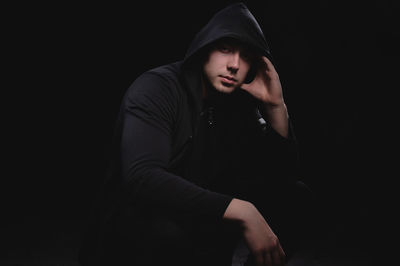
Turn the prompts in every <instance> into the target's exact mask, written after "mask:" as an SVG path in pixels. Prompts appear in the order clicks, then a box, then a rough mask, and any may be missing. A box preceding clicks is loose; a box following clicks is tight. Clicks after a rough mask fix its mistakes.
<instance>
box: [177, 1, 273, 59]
mask: <svg viewBox="0 0 400 266" xmlns="http://www.w3.org/2000/svg"><path fill="white" fill-rule="evenodd" d="M222 38H234V39H237V40H238V41H240V42H242V43H244V44H247V45H249V46H250V47H252V48H253V49H254V51H255V52H256V53H258V54H260V55H264V56H266V57H267V58H268V59H270V60H271V61H272V56H271V53H270V49H269V46H268V44H267V41H266V40H265V36H264V33H263V31H262V30H261V27H260V25H259V24H258V22H257V20H256V19H255V18H254V16H253V15H252V14H251V13H250V11H249V9H248V8H247V7H246V5H245V4H243V3H235V4H232V5H230V6H228V7H226V8H224V9H222V10H220V11H219V12H217V13H216V14H215V15H214V16H213V17H212V18H211V19H210V21H209V22H208V23H207V24H206V25H205V26H204V27H203V28H202V29H201V30H200V32H198V33H197V35H196V36H195V38H194V39H193V41H192V43H191V44H190V46H189V49H188V50H187V52H186V55H185V59H184V62H185V64H187V63H188V62H189V61H191V59H193V58H194V57H195V56H196V55H197V54H198V53H199V51H200V50H202V49H203V48H205V47H206V46H208V45H209V44H211V43H213V42H215V41H217V40H219V39H222Z"/></svg>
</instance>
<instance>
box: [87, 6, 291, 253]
mask: <svg viewBox="0 0 400 266" xmlns="http://www.w3.org/2000/svg"><path fill="white" fill-rule="evenodd" d="M224 37H230V38H235V39H237V40H239V41H241V42H243V43H244V44H246V45H249V46H250V47H252V48H253V49H254V51H257V52H258V53H259V54H260V55H264V56H267V57H268V58H269V59H271V60H272V57H271V54H270V51H269V48H268V45H267V43H266V41H265V38H264V35H263V32H262V31H261V28H260V26H259V25H258V23H257V21H256V20H255V18H254V17H253V15H252V14H251V13H250V12H249V10H248V9H247V7H246V6H245V5H244V4H242V3H237V4H233V5H231V6H228V7H227V8H225V9H223V10H221V11H220V12H218V13H217V14H215V15H214V17H212V19H211V20H210V21H209V23H208V24H207V25H206V26H205V27H204V28H203V29H202V30H201V31H200V32H199V33H198V34H197V36H195V38H194V40H193V42H192V43H191V45H190V47H189V49H188V51H187V54H186V56H185V58H184V59H183V60H182V61H179V62H175V63H171V64H168V65H164V66H161V67H158V68H155V69H152V70H149V71H147V72H145V73H143V74H142V75H140V76H139V77H138V78H137V79H136V80H135V81H134V82H133V84H132V85H131V86H130V87H129V88H128V90H127V91H126V94H125V96H124V97H123V100H122V104H121V108H120V113H119V116H118V119H117V121H116V127H115V135H114V140H113V147H112V153H111V163H110V167H109V171H108V173H107V176H106V179H105V183H104V189H103V190H102V192H101V195H100V197H99V199H100V200H99V202H98V204H97V206H96V208H95V210H94V213H93V214H94V217H93V218H94V220H93V221H94V224H91V223H90V222H89V224H90V225H89V228H88V229H89V232H88V233H87V234H86V240H85V241H84V244H83V248H82V249H81V252H80V257H81V260H86V259H87V258H89V257H90V256H91V255H90V254H91V252H100V253H99V254H101V251H99V250H100V249H99V250H98V251H94V250H96V249H97V248H96V246H98V247H100V246H101V245H102V243H106V242H109V241H108V240H104V238H105V236H104V234H107V233H106V232H107V231H108V230H110V229H107V228H111V227H112V224H113V223H115V221H117V220H118V219H119V220H121V217H124V215H129V217H134V219H138V218H139V217H138V215H139V216H140V215H142V214H143V215H146V217H147V215H148V214H149V213H150V214H151V213H156V214H159V213H164V214H165V215H168V216H170V217H173V218H176V217H180V218H181V217H184V218H185V219H186V218H188V219H191V220H192V219H194V220H199V219H200V220H201V221H203V222H206V223H211V224H212V223H219V222H222V221H223V219H222V217H223V214H224V212H225V210H226V208H227V207H228V205H229V203H230V202H231V200H232V199H233V198H234V197H236V198H240V199H243V200H249V201H251V202H253V203H254V204H256V206H257V207H258V204H259V203H260V204H261V203H263V200H264V195H266V193H265V190H266V189H270V187H269V186H270V185H275V184H277V183H279V182H287V181H290V178H291V177H293V169H294V166H295V162H296V159H297V152H296V145H295V141H294V138H293V135H291V137H289V138H284V137H282V136H281V135H279V134H278V133H277V132H276V131H275V130H273V129H272V128H271V127H268V126H266V125H268V124H267V123H261V124H260V121H263V120H262V119H261V120H260V118H261V116H260V112H259V111H258V104H259V103H258V102H257V101H256V100H255V98H254V97H252V96H251V95H250V94H249V93H247V92H246V91H245V90H242V89H237V90H235V91H234V92H232V93H231V94H224V93H220V92H218V91H216V90H213V91H211V94H210V96H209V97H207V98H205V99H203V98H202V83H201V76H202V71H201V67H202V66H201V63H200V62H201V61H200V60H201V57H202V56H204V54H205V53H204V51H207V47H209V45H210V44H212V43H213V42H215V41H216V40H219V39H221V38H224ZM291 132H292V131H291ZM267 194H268V193H267ZM132 214H133V215H132ZM117 217H119V218H117ZM114 218H115V219H114ZM122 220H124V218H122ZM125 220H126V219H125ZM110 226H111V227H110Z"/></svg>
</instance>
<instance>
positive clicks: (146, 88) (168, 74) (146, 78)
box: [126, 62, 182, 99]
mask: <svg viewBox="0 0 400 266" xmlns="http://www.w3.org/2000/svg"><path fill="white" fill-rule="evenodd" d="M180 73H181V62H175V63H171V64H166V65H162V66H159V67H156V68H153V69H150V70H147V71H145V72H144V73H142V74H141V75H140V76H138V77H137V78H136V79H135V81H134V82H133V83H132V84H131V86H130V87H129V88H128V90H127V92H126V94H127V97H128V98H131V99H134V98H136V99H140V98H141V97H143V96H144V97H148V96H149V97H152V96H154V95H163V96H167V95H170V97H176V96H178V95H180V94H181V92H180V91H181V90H182V83H181V74H180ZM146 95H147V96H146Z"/></svg>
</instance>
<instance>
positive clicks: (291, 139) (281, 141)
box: [243, 109, 298, 184]
mask: <svg viewBox="0 0 400 266" xmlns="http://www.w3.org/2000/svg"><path fill="white" fill-rule="evenodd" d="M246 128H247V130H246V131H247V134H248V135H247V134H246V137H245V139H246V140H245V145H244V148H243V153H244V154H248V156H246V158H245V162H244V165H245V167H246V173H247V174H248V176H252V177H254V178H255V181H256V182H260V184H261V183H264V182H265V181H268V182H273V183H276V182H292V181H295V180H297V178H298V177H297V171H298V146H297V141H296V137H295V133H294V130H293V125H292V123H291V121H290V120H289V136H288V138H285V137H283V136H281V135H280V134H279V133H278V132H277V131H276V130H275V129H274V128H273V127H272V126H271V125H270V124H269V123H268V121H266V120H264V119H263V117H262V116H261V114H260V112H259V111H258V110H257V109H255V111H253V114H252V117H249V119H247V125H246ZM257 180H258V181H257Z"/></svg>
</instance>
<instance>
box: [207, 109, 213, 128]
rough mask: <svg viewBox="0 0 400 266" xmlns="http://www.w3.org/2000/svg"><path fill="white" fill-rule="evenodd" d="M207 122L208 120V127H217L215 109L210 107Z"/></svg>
mask: <svg viewBox="0 0 400 266" xmlns="http://www.w3.org/2000/svg"><path fill="white" fill-rule="evenodd" d="M207 115H208V117H207V120H208V125H209V126H210V127H214V125H215V116H214V107H212V106H210V107H208V109H207Z"/></svg>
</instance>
